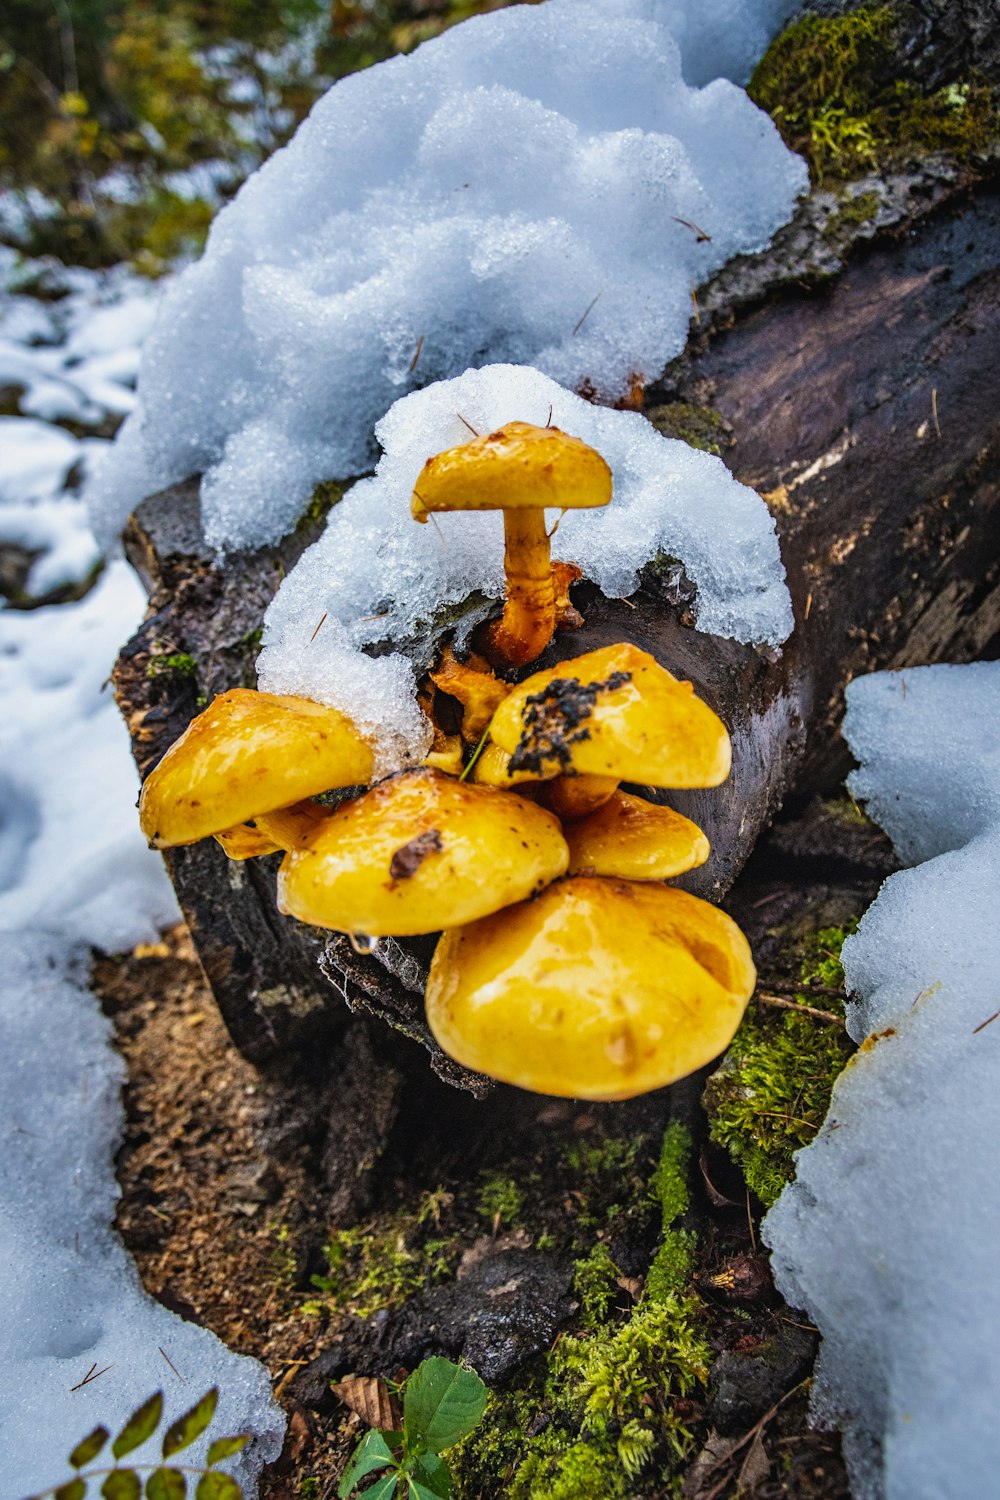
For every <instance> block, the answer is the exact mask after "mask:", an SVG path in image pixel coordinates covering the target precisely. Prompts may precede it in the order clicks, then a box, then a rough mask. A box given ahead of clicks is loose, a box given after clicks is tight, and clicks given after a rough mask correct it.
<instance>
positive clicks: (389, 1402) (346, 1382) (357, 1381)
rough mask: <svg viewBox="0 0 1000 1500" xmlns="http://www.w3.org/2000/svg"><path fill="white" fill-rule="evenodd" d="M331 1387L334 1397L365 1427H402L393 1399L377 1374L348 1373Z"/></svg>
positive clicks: (399, 1414)
mask: <svg viewBox="0 0 1000 1500" xmlns="http://www.w3.org/2000/svg"><path fill="white" fill-rule="evenodd" d="M332 1389H333V1394H334V1395H335V1396H336V1397H337V1399H338V1400H339V1401H342V1402H343V1403H344V1405H345V1406H347V1407H349V1408H350V1409H351V1411H353V1412H354V1413H356V1415H357V1416H359V1417H360V1418H361V1420H362V1422H364V1424H365V1426H366V1427H381V1428H387V1429H398V1428H401V1427H402V1425H403V1419H402V1415H401V1413H400V1409H399V1405H398V1403H397V1401H396V1398H395V1396H393V1395H392V1394H391V1393H390V1391H389V1387H388V1386H387V1385H386V1383H385V1381H384V1380H381V1379H379V1378H378V1377H377V1376H375V1375H348V1376H346V1377H345V1378H344V1379H343V1380H341V1381H340V1383H339V1384H338V1385H335V1386H333V1388H332Z"/></svg>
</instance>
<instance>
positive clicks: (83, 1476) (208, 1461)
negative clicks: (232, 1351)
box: [34, 1386, 250, 1500]
mask: <svg viewBox="0 0 1000 1500" xmlns="http://www.w3.org/2000/svg"><path fill="white" fill-rule="evenodd" d="M218 1402H219V1392H218V1390H217V1389H216V1388H215V1387H214V1386H213V1388H212V1389H211V1390H210V1391H206V1392H205V1394H204V1396H202V1398H201V1400H200V1401H196V1402H195V1404H194V1406H192V1407H191V1409H190V1411H186V1412H185V1413H184V1415H183V1416H182V1417H178V1418H177V1421H176V1422H173V1423H172V1424H171V1425H170V1426H169V1427H168V1428H167V1430H166V1432H165V1433H164V1434H163V1440H162V1442H161V1445H160V1453H161V1456H162V1458H163V1460H164V1462H162V1463H159V1464H134V1465H132V1464H130V1465H126V1466H122V1465H121V1464H120V1463H119V1459H122V1458H127V1457H128V1455H129V1454H130V1453H132V1452H134V1450H135V1449H136V1448H139V1447H141V1446H142V1444H143V1443H145V1442H148V1441H149V1439H150V1438H151V1437H152V1436H153V1434H154V1432H155V1431H156V1429H157V1428H158V1427H159V1425H160V1421H161V1419H162V1417H163V1392H162V1391H157V1392H156V1393H155V1394H154V1395H152V1396H150V1398H149V1400H148V1401H144V1402H143V1403H142V1405H141V1406H140V1407H139V1408H138V1410H136V1411H134V1412H133V1413H132V1415H131V1416H130V1417H129V1419H128V1421H127V1422H126V1423H125V1426H124V1427H123V1428H122V1430H121V1432H119V1434H118V1436H117V1437H116V1438H115V1439H114V1440H113V1441H112V1442H111V1457H112V1458H113V1459H114V1463H113V1464H110V1465H105V1466H103V1467H99V1468H93V1467H91V1466H92V1465H93V1463H94V1460H95V1459H97V1458H100V1456H101V1454H102V1453H104V1451H105V1449H106V1448H107V1446H108V1442H109V1441H110V1440H111V1433H110V1432H109V1431H108V1429H107V1428H106V1427H95V1428H94V1430H93V1432H90V1433H88V1434H87V1436H86V1437H85V1438H83V1439H82V1440H81V1441H80V1442H79V1443H77V1445H76V1447H75V1448H74V1449H73V1451H72V1453H71V1454H70V1455H69V1458H68V1460H67V1462H68V1463H69V1465H70V1467H71V1468H73V1469H75V1470H76V1473H75V1475H74V1477H73V1478H72V1479H67V1480H65V1481H64V1482H63V1483H62V1484H59V1485H53V1486H52V1488H51V1489H48V1490H43V1491H42V1492H41V1495H53V1496H55V1500H84V1496H85V1495H86V1494H87V1491H88V1488H89V1487H90V1485H91V1484H94V1485H98V1484H99V1486H100V1494H101V1495H102V1496H103V1497H104V1500H139V1496H140V1495H141V1494H142V1492H143V1488H145V1492H146V1500H184V1497H185V1496H186V1494H187V1491H188V1476H189V1475H190V1476H193V1477H194V1478H195V1481H196V1482H195V1488H194V1496H195V1500H242V1496H243V1491H242V1490H241V1489H240V1487H239V1485H238V1484H237V1482H236V1480H235V1479H234V1478H233V1477H232V1475H231V1474H224V1473H222V1472H221V1471H220V1470H219V1469H217V1468H216V1464H220V1463H222V1461H223V1459H226V1458H232V1456H233V1454H234V1453H239V1452H240V1450H241V1449H242V1448H245V1447H246V1445H247V1443H248V1442H249V1441H250V1436H249V1434H248V1433H244V1434H242V1435H240V1436H239V1437H220V1438H215V1439H214V1440H213V1441H212V1442H211V1443H210V1444H209V1447H208V1452H207V1453H206V1455H205V1462H204V1464H202V1465H193V1464H171V1465H167V1463H166V1460H167V1459H171V1458H173V1457H174V1455H175V1454H177V1453H182V1452H183V1451H184V1449H185V1448H189V1447H190V1446H191V1444H192V1443H193V1442H195V1440H196V1439H197V1438H199V1437H201V1434H202V1433H203V1432H204V1431H205V1429H206V1428H207V1427H208V1425H209V1423H210V1422H211V1420H212V1418H213V1417H214V1416H215V1408H216V1406H217V1405H218ZM140 1474H145V1475H146V1480H145V1486H144V1485H143V1481H142V1479H141V1478H140ZM41 1495H38V1496H35V1497H34V1500H41Z"/></svg>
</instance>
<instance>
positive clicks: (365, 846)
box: [278, 769, 569, 937]
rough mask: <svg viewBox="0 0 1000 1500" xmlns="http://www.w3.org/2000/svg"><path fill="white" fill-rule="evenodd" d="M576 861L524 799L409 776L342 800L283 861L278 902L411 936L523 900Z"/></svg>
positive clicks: (354, 925) (364, 928)
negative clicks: (311, 835)
mask: <svg viewBox="0 0 1000 1500" xmlns="http://www.w3.org/2000/svg"><path fill="white" fill-rule="evenodd" d="M568 859H569V850H568V849H567V847H566V841H565V839H564V838H563V836H562V831H561V829H560V827H559V823H558V821H557V819H555V818H554V817H553V816H552V814H551V813H547V812H544V811H543V810H542V809H541V808H538V807H535V806H534V805H533V804H532V803H530V802H527V801H525V800H524V798H522V797H518V796H516V795H514V794H513V793H509V792H494V791H491V790H490V789H489V788H487V787H474V786H469V785H467V784H466V783H465V782H461V781H457V780H456V779H455V778H454V777H451V776H444V775H442V774H441V773H440V772H438V771H433V770H429V769H420V770H415V771H404V772H403V773H402V774H401V775H399V776H394V777H391V778H390V779H389V780H388V781H384V782H382V783H381V785H379V786H376V787H373V788H372V790H371V791H370V792H366V793H365V795H364V796H363V797H359V798H357V799H356V800H355V801H352V802H348V803H342V804H341V806H340V807H339V808H337V810H336V811H335V812H334V813H333V814H332V815H331V816H330V817H329V818H327V819H326V820H325V822H324V824H323V826H322V828H321V829H320V830H319V831H318V832H317V833H316V834H315V835H314V836H313V837H312V838H311V839H310V840H309V841H308V843H306V844H305V845H304V846H302V847H300V848H297V849H295V850H292V851H291V852H290V853H289V854H288V855H287V857H286V858H285V860H284V862H283V864H282V866H281V870H280V872H279V875H278V904H279V906H280V908H281V910H282V911H285V912H288V913H290V914H291V915H292V916H295V917H298V918H299V919H300V920H301V921H303V922H310V923H312V924H313V926H316V927H328V928H332V929H333V930H334V931H335V932H356V933H365V934H367V935H369V936H371V937H389V936H392V937H403V936H412V935H415V934H417V933H421V932H437V931H439V930H440V929H441V928H442V927H445V926H448V927H454V926H459V925H461V924H462V923H464V922H471V921H473V920H475V918H477V917H482V916H485V915H486V914H487V913H489V912H494V911H497V910H498V909H499V908H500V907H501V906H508V905H510V904H511V903H512V902H515V901H523V900H524V899H525V898H526V897H528V896H530V895H533V894H534V893H535V892H536V891H539V890H541V889H542V887H543V886H545V885H547V884H548V883H549V881H550V880H554V879H555V878H556V877H557V876H558V875H561V874H562V873H563V871H564V870H565V869H566V862H567V860H568Z"/></svg>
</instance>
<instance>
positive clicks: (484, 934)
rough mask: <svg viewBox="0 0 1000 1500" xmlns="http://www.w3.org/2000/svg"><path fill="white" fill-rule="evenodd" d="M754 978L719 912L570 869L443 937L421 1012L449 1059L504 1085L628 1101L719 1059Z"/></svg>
mask: <svg viewBox="0 0 1000 1500" xmlns="http://www.w3.org/2000/svg"><path fill="white" fill-rule="evenodd" d="M755 983H756V973H755V971H754V966H753V960H752V958H751V956H750V948H749V945H748V944H747V941H746V938H745V937H744V936H743V934H742V933H741V932H740V930H739V928H738V927H737V926H736V923H735V922H733V921H732V920H731V919H730V918H729V917H727V916H726V915H725V913H724V912H721V911H719V909H718V908H717V907H714V906H710V905H709V904H708V902H706V901H699V900H698V898H697V897H695V896H689V895H688V894H687V892H685V891H678V890H674V889H672V888H670V887H668V886H661V885H642V884H637V883H632V882H626V881H618V880H601V879H596V878H588V877H585V876H576V877H574V878H571V879H568V880H561V881H558V882H557V883H556V884H555V885H550V886H549V887H548V889H547V890H545V891H543V892H542V894H541V895H540V896H539V897H538V899H537V900H536V901H529V902H525V903H523V904H522V905H520V906H516V907H511V908H509V909H508V910H507V911H502V912H497V913H496V915H494V916H491V917H485V918H484V919H483V920H482V921H480V922H474V923H472V925H471V926H468V927H463V928H461V929H460V930H458V931H456V932H451V931H449V932H446V933H445V934H444V936H443V937H442V939H441V941H440V943H439V944H438V947H437V950H436V952H435V954H434V960H433V963H432V964H431V972H430V977H429V979H428V983H427V1019H428V1022H429V1024H430V1028H431V1031H432V1032H433V1033H434V1036H435V1037H436V1038H437V1040H438V1042H439V1043H440V1045H441V1046H442V1047H443V1048H444V1050H445V1051H446V1052H447V1053H448V1054H449V1056H451V1057H453V1058H455V1059H456V1061H458V1062H460V1063H463V1064H464V1065H465V1066H466V1067H467V1068H475V1069H476V1070H478V1071H479V1072H482V1073H487V1074H489V1075H490V1076H491V1077H493V1078H498V1079H500V1080H501V1081H502V1082H504V1083H513V1084H516V1085H517V1086H518V1087H519V1088H523V1089H530V1090H532V1091H533V1092H535V1093H539V1094H555V1095H558V1096H560V1097H563V1098H577V1099H628V1098H631V1097H632V1096H633V1095H634V1094H641V1093H645V1092H647V1091H648V1090H649V1089H656V1088H661V1087H662V1086H663V1085H664V1084H668V1083H673V1082H674V1081H675V1080H676V1079H678V1078H683V1077H684V1076H685V1075H686V1074H688V1073H693V1072H694V1071H695V1070H696V1069H698V1068H700V1067H702V1066H703V1065H704V1064H705V1063H707V1062H709V1061H710V1060H711V1059H712V1058H713V1057H716V1056H717V1055H718V1054H719V1053H720V1052H721V1051H722V1050H723V1049H724V1048H725V1047H726V1046H727V1045H728V1044H729V1042H730V1041H731V1040H732V1037H733V1034H734V1032H735V1031H736V1028H737V1026H738V1025H739V1023H740V1018H741V1017H742V1015H743V1012H744V1010H745V1009H746V1005H747V1001H748V1000H749V998H750V996H751V995H752V993H753V989H754V984H755Z"/></svg>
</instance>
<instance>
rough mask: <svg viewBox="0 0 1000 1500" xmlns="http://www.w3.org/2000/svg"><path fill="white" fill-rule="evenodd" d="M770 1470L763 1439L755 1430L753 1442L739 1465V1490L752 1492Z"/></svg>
mask: <svg viewBox="0 0 1000 1500" xmlns="http://www.w3.org/2000/svg"><path fill="white" fill-rule="evenodd" d="M770 1472H771V1461H770V1459H769V1458H768V1456H767V1454H766V1453H765V1451H764V1439H763V1436H762V1433H760V1432H755V1433H754V1439H753V1442H752V1443H751V1444H750V1447H749V1449H748V1450H747V1455H746V1458H745V1459H744V1460H743V1463H742V1464H741V1465H740V1474H739V1479H738V1480H737V1483H738V1485H739V1487H740V1489H741V1490H746V1491H747V1493H748V1494H751V1495H752V1494H753V1492H754V1490H755V1489H756V1487H757V1485H758V1484H760V1482H761V1480H763V1479H766V1478H767V1476H768V1474H770Z"/></svg>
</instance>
